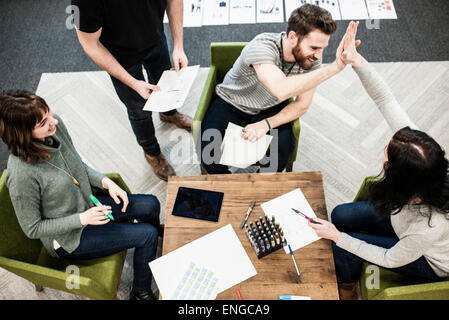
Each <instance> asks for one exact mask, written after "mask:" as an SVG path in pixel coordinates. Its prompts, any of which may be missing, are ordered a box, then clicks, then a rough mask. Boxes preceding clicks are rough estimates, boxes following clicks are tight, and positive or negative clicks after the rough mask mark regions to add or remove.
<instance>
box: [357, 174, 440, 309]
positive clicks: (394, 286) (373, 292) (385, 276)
mask: <svg viewBox="0 0 449 320" xmlns="http://www.w3.org/2000/svg"><path fill="white" fill-rule="evenodd" d="M378 180H379V178H376V177H367V178H365V180H364V181H363V184H362V186H361V187H360V189H359V191H358V193H357V195H356V196H355V199H354V202H355V201H365V200H367V199H368V194H369V187H370V186H371V185H372V184H373V183H375V182H376V181H378ZM370 266H371V264H369V263H364V264H363V270H362V276H361V278H360V288H361V294H362V298H363V299H364V300H449V278H448V279H445V280H442V281H439V282H430V283H423V282H422V281H421V282H420V281H416V280H413V279H410V278H407V277H405V276H402V275H399V274H397V273H395V272H392V271H389V270H386V269H383V268H379V270H380V272H379V276H380V280H379V288H376V289H371V288H369V287H371V285H368V286H367V284H371V277H372V275H373V273H372V269H371V267H370Z"/></svg>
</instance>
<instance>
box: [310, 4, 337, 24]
mask: <svg viewBox="0 0 449 320" xmlns="http://www.w3.org/2000/svg"><path fill="white" fill-rule="evenodd" d="M311 3H312V4H314V5H316V6H318V7H321V8H323V9H326V10H327V11H329V12H330V13H331V14H332V18H333V19H334V20H341V14H340V5H339V3H338V1H337V0H311Z"/></svg>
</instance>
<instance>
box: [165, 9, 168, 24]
mask: <svg viewBox="0 0 449 320" xmlns="http://www.w3.org/2000/svg"><path fill="white" fill-rule="evenodd" d="M164 23H168V16H167V11H165V13H164Z"/></svg>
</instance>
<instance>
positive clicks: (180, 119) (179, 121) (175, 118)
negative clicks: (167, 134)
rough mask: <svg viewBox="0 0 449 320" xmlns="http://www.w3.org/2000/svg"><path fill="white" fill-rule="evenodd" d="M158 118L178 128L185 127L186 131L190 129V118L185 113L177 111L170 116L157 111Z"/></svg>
mask: <svg viewBox="0 0 449 320" xmlns="http://www.w3.org/2000/svg"><path fill="white" fill-rule="evenodd" d="M159 118H160V119H161V121H164V122H171V123H174V124H175V125H176V126H177V127H178V128H181V129H186V130H187V131H190V130H191V129H190V127H191V126H192V118H191V117H189V116H188V115H186V114H183V113H179V112H178V111H176V113H175V114H174V115H171V116H167V115H165V114H163V113H159Z"/></svg>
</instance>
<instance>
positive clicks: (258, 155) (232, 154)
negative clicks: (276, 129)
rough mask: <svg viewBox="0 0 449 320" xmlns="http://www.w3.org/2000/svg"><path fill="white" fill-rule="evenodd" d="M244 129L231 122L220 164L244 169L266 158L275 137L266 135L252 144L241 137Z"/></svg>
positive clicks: (227, 129)
mask: <svg viewBox="0 0 449 320" xmlns="http://www.w3.org/2000/svg"><path fill="white" fill-rule="evenodd" d="M242 129H243V127H241V126H238V125H236V124H234V123H231V122H229V124H228V127H227V128H226V132H225V136H224V139H223V143H222V146H221V148H222V154H221V158H220V164H224V165H227V166H233V167H237V168H241V169H244V168H247V167H249V166H251V165H253V164H255V163H256V162H257V161H260V160H261V159H262V158H263V157H264V156H265V154H266V152H267V150H268V147H269V146H270V142H271V140H272V139H273V136H270V135H265V136H263V137H261V138H260V139H259V140H257V141H255V142H251V141H249V140H245V139H243V138H242V137H241V136H240V134H241V132H242Z"/></svg>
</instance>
